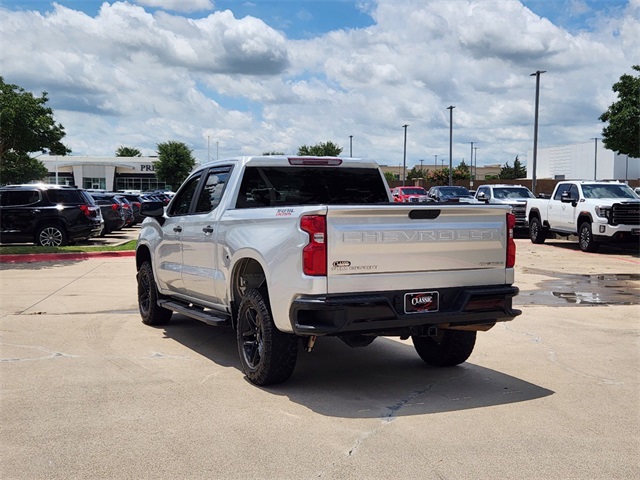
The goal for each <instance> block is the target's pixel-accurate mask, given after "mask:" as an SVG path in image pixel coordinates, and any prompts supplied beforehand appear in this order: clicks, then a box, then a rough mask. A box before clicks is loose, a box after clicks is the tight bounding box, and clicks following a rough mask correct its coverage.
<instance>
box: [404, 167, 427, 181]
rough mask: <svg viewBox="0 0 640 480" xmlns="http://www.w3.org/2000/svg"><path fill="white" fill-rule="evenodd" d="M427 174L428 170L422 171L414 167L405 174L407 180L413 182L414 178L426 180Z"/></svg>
mask: <svg viewBox="0 0 640 480" xmlns="http://www.w3.org/2000/svg"><path fill="white" fill-rule="evenodd" d="M428 173H429V169H427V170H424V169H422V168H420V167H419V166H418V165H416V166H415V167H413V168H412V169H411V170H409V172H408V173H407V180H415V179H416V178H427V174H428Z"/></svg>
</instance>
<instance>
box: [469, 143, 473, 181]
mask: <svg viewBox="0 0 640 480" xmlns="http://www.w3.org/2000/svg"><path fill="white" fill-rule="evenodd" d="M469 143H470V144H471V182H470V183H469V186H471V187H473V142H469Z"/></svg>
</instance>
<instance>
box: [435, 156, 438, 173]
mask: <svg viewBox="0 0 640 480" xmlns="http://www.w3.org/2000/svg"><path fill="white" fill-rule="evenodd" d="M434 157H436V162H435V167H436V170H437V169H438V155H434Z"/></svg>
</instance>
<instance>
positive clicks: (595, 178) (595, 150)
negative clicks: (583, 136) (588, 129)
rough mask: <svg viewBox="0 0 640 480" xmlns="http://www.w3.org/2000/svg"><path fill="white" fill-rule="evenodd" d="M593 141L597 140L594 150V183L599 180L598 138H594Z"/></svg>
mask: <svg viewBox="0 0 640 480" xmlns="http://www.w3.org/2000/svg"><path fill="white" fill-rule="evenodd" d="M591 140H595V145H594V150H593V181H596V180H598V137H593V138H592V139H591Z"/></svg>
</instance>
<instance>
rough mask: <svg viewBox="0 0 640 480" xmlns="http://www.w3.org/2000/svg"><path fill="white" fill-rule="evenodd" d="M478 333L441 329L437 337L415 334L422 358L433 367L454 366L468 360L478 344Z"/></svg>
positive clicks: (413, 338)
mask: <svg viewBox="0 0 640 480" xmlns="http://www.w3.org/2000/svg"><path fill="white" fill-rule="evenodd" d="M476 333H477V332H474V331H467V330H439V331H438V335H436V336H435V337H427V336H413V337H411V340H412V341H413V346H414V347H415V349H416V351H417V352H418V355H420V358H422V360H424V361H425V363H427V364H428V365H431V366H433V367H452V366H454V365H459V364H461V363H463V362H466V361H467V359H468V358H469V356H470V355H471V352H473V347H474V346H475V344H476Z"/></svg>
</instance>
